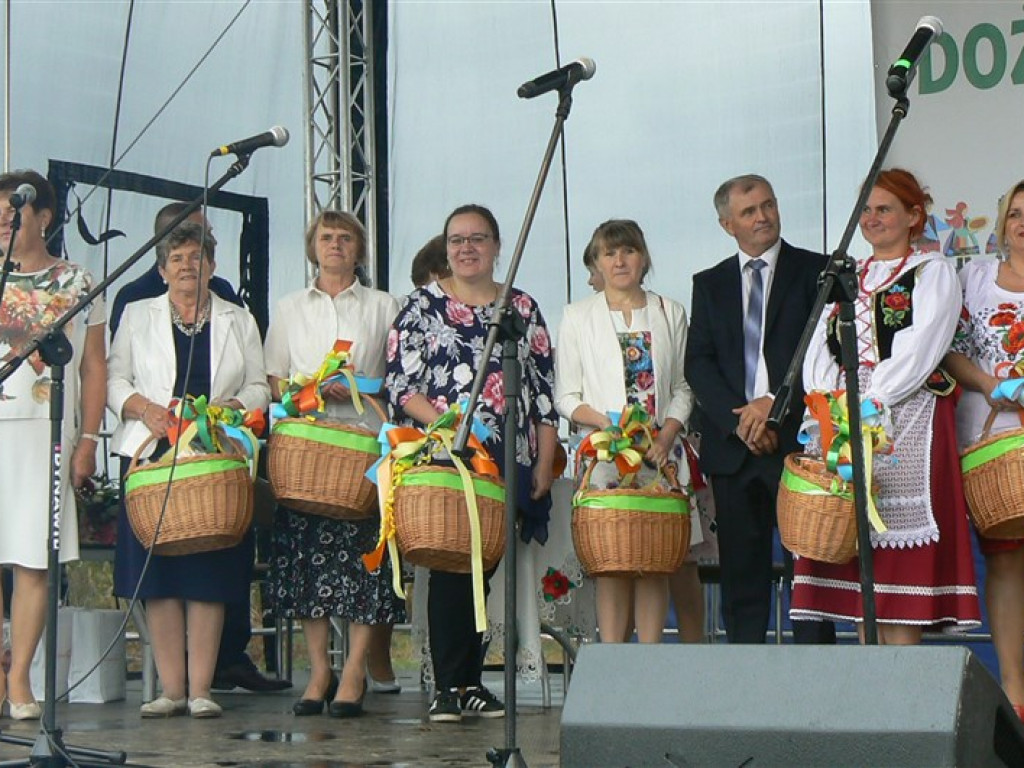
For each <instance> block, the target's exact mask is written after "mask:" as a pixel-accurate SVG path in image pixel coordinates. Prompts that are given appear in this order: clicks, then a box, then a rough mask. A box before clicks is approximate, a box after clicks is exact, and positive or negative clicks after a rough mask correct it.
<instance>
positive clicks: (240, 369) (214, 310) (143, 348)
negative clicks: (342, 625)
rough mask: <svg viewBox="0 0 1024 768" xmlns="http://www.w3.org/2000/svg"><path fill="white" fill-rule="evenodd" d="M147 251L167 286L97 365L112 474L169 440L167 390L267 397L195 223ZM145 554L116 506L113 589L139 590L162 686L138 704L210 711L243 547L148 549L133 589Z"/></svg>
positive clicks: (240, 590)
mask: <svg viewBox="0 0 1024 768" xmlns="http://www.w3.org/2000/svg"><path fill="white" fill-rule="evenodd" d="M156 254H157V265H158V267H159V270H160V275H161V277H162V278H163V279H164V281H165V282H166V283H167V294H166V295H163V296H158V297H157V298H154V299H145V300H141V301H137V302H135V303H133V304H129V305H128V307H127V308H126V309H125V313H124V318H123V320H122V321H121V324H120V327H119V328H118V330H117V335H116V336H115V337H114V341H113V345H112V346H111V349H110V356H109V358H108V361H107V367H108V381H107V405H108V406H109V408H110V409H111V410H112V411H113V412H114V413H115V414H117V416H118V418H119V419H120V421H121V424H120V426H119V427H118V428H117V430H116V431H115V432H114V437H113V442H112V446H111V448H112V450H113V451H114V452H115V453H118V454H120V455H121V456H122V457H123V458H122V460H121V475H122V479H123V477H124V473H125V471H126V469H127V466H128V464H129V460H130V459H129V457H131V456H133V455H134V454H135V453H136V452H138V451H139V449H140V448H141V447H142V446H143V445H145V444H146V443H147V441H149V444H148V445H146V447H145V448H143V449H142V451H141V457H142V458H150V457H155V456H159V455H161V454H162V453H163V452H164V451H165V450H166V449H167V447H168V446H169V443H168V441H167V439H166V437H167V430H168V427H169V425H170V413H169V412H168V410H167V409H168V406H169V404H170V402H171V399H172V397H178V396H180V395H182V394H188V395H193V396H195V397H198V396H200V395H205V396H206V397H207V399H208V400H209V402H211V403H216V404H220V405H228V406H231V407H233V408H238V409H245V410H255V409H258V408H259V409H265V408H266V407H267V405H268V404H269V402H270V387H269V385H268V384H267V376H266V371H265V368H264V364H263V346H262V344H261V342H260V336H259V331H258V330H257V328H256V323H255V321H254V320H253V318H252V316H251V315H250V314H249V313H248V312H247V311H246V310H245V309H243V308H241V307H237V306H235V305H233V304H230V303H228V302H225V301H222V300H221V299H219V298H218V297H217V296H214V295H212V294H211V293H210V290H209V287H208V282H209V278H210V276H211V275H212V274H213V270H214V266H215V263H214V258H213V256H214V254H213V241H212V239H211V238H209V237H208V236H206V233H204V232H203V228H202V225H200V224H196V223H194V222H185V223H183V224H181V225H179V226H178V227H177V228H175V229H174V230H173V231H172V232H171V233H170V234H169V235H168V236H167V237H166V238H164V239H163V240H162V241H161V242H160V243H158V244H157V246H156ZM190 356H191V364H190V362H189V357H190ZM186 375H187V376H188V379H187V381H186ZM151 437H152V438H157V440H156V441H150V438H151ZM145 559H146V551H145V550H144V549H143V547H142V545H141V544H140V543H139V541H138V540H137V539H136V538H135V536H134V534H133V533H132V530H131V527H130V526H129V524H128V522H127V517H126V515H125V512H124V509H123V507H122V510H121V515H120V519H119V521H118V535H117V550H116V556H115V560H114V593H115V594H116V595H118V596H120V597H125V598H129V597H131V596H132V595H133V594H134V593H135V590H136V587H138V590H139V591H138V595H139V597H140V598H141V599H143V600H145V603H146V622H147V624H148V625H149V631H150V635H151V637H152V643H153V655H154V657H155V660H156V666H157V671H158V673H159V675H160V682H161V686H162V688H163V694H162V695H161V696H160V697H159V698H157V699H155V700H154V701H150V702H147V703H145V704H143V705H142V710H141V712H142V716H143V717H170V716H172V715H182V714H185V713H186V712H187V713H188V714H190V715H191V716H192V717H219V716H220V714H221V708H220V706H219V705H218V704H217V703H216V702H214V701H213V700H212V699H211V698H210V685H211V681H212V679H213V670H214V666H215V664H216V660H217V649H218V643H219V641H220V633H221V627H222V625H223V620H224V603H226V602H233V601H239V600H242V599H244V595H245V591H246V590H248V589H249V579H248V574H249V573H250V571H251V566H252V562H251V561H252V550H251V548H250V547H248V546H246V545H245V544H240V545H238V546H236V547H231V548H229V549H222V550H216V551H213V552H202V553H198V554H194V555H182V556H167V557H162V556H159V555H154V556H153V558H152V560H151V561H150V563H149V567H148V569H147V570H146V572H145V577H144V579H143V580H142V583H141V585H140V584H139V580H140V578H142V570H143V564H144V562H145ZM186 626H187V627H188V631H187V633H186ZM186 658H187V661H186Z"/></svg>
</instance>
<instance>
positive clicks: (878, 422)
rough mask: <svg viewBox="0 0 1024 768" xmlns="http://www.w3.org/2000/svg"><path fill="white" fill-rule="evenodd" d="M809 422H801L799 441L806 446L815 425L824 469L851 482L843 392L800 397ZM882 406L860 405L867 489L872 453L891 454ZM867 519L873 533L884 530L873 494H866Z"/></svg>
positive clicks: (848, 426)
mask: <svg viewBox="0 0 1024 768" xmlns="http://www.w3.org/2000/svg"><path fill="white" fill-rule="evenodd" d="M804 402H805V403H806V404H807V410H808V412H809V413H810V415H811V419H812V420H811V421H808V422H805V423H804V426H803V431H802V433H801V435H800V440H801V442H803V443H805V444H806V443H807V442H808V441H809V440H810V434H809V433H810V432H812V431H813V426H814V423H815V422H816V423H817V426H818V429H819V436H820V442H821V453H822V457H823V458H824V461H825V468H826V469H828V471H829V472H833V473H835V474H837V475H838V476H839V477H840V478H842V479H843V480H844V481H845V482H850V481H852V480H853V445H852V442H851V440H852V435H851V433H850V418H849V409H848V407H847V402H846V391H845V390H835V391H833V392H823V391H820V390H815V391H813V392H808V393H807V394H806V395H805V396H804ZM883 415H884V407H883V406H882V405H881V404H880V403H878V402H876V401H873V400H865V401H864V402H862V403H861V441H862V443H863V445H864V472H865V474H866V475H867V477H868V485H869V488H870V485H871V482H872V463H873V458H874V455H875V454H888V453H892V444H891V443H890V441H889V437H888V436H887V435H886V434H885V427H884V426H883V420H884V419H883ZM867 501H868V520H869V522H870V523H871V527H872V528H874V530H875V532H877V533H884V532H885V531H887V530H888V527H887V526H886V524H885V522H884V521H883V520H882V516H881V515H880V514H879V512H878V508H877V507H876V506H875V499H874V494H873V493H872V492H870V490H869V492H868V500H867Z"/></svg>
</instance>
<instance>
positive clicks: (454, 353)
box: [385, 205, 558, 722]
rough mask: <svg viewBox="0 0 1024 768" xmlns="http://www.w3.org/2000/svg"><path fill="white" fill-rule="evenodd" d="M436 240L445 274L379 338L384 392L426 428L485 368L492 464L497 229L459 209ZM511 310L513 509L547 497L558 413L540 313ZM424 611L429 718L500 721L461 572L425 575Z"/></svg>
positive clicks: (497, 410)
mask: <svg viewBox="0 0 1024 768" xmlns="http://www.w3.org/2000/svg"><path fill="white" fill-rule="evenodd" d="M444 235H445V238H446V242H447V248H448V263H449V265H450V267H451V272H452V273H451V275H450V276H449V277H445V278H442V279H440V280H438V281H435V282H432V283H430V284H429V285H426V286H424V287H423V288H419V289H417V290H415V291H413V292H412V294H410V296H409V301H408V302H407V304H406V305H405V307H404V308H403V309H402V311H401V312H400V313H399V315H398V318H397V319H396V320H395V323H394V326H393V328H392V330H391V333H390V334H389V336H388V352H387V378H386V381H385V388H386V389H387V391H388V397H389V399H390V402H391V405H392V407H393V408H394V409H395V413H396V418H397V419H398V420H399V421H402V422H404V423H406V424H414V423H415V424H418V425H426V424H429V423H431V422H432V421H434V420H435V419H436V418H437V417H438V415H439V414H441V413H443V412H444V411H446V410H447V409H448V407H449V406H450V405H453V404H455V403H456V402H457V401H458V400H459V398H461V397H463V396H468V394H469V391H470V389H471V387H472V382H473V375H474V373H475V372H476V370H477V369H478V368H479V367H480V365H481V364H485V365H486V370H487V379H486V381H485V384H484V387H483V392H482V394H481V398H480V403H479V408H478V409H477V412H476V416H477V417H478V418H479V419H480V420H481V421H482V422H483V423H484V424H485V425H486V426H487V427H488V428H489V429H490V430H491V435H492V437H491V439H489V440H488V441H487V448H488V450H489V451H490V452H491V454H492V455H493V456H495V457H496V458H497V459H498V460H499V462H500V460H501V457H502V456H503V455H504V454H503V449H502V440H503V439H505V438H507V437H508V436H506V435H503V434H502V430H503V426H504V416H503V414H504V384H503V379H502V375H501V345H500V344H499V345H495V348H494V351H493V353H492V355H491V358H490V360H488V361H486V363H482V361H481V360H480V355H481V353H482V351H483V344H484V339H485V338H486V336H487V331H488V322H489V321H490V318H491V314H492V312H493V310H494V303H495V301H496V300H497V298H498V294H499V290H500V287H501V286H500V285H499V284H498V283H497V282H495V280H494V266H495V262H496V261H497V258H498V250H499V248H500V246H501V240H500V237H499V234H498V222H497V221H496V220H495V218H494V215H493V214H492V213H491V212H490V211H489V210H488V209H487V208H484V207H483V206H479V205H464V206H461V207H460V208H456V209H455V210H454V211H453V212H452V213H451V214H450V215H449V216H448V219H447V220H446V221H445V227H444ZM511 303H512V306H513V308H514V310H515V311H516V312H518V313H519V314H520V316H521V317H522V319H523V321H524V323H525V325H526V336H525V337H524V338H523V339H522V340H521V341H520V342H519V362H520V364H521V365H522V370H523V381H522V388H521V395H520V398H519V407H518V408H517V429H516V434H515V436H514V439H515V441H516V457H517V471H518V473H519V475H518V477H519V481H518V487H519V499H518V505H519V507H520V509H521V510H522V509H523V508H524V507H530V506H533V505H534V503H535V502H537V501H538V500H541V499H543V498H545V497H546V496H547V495H548V492H549V491H550V488H551V483H552V480H553V477H552V465H553V459H554V455H555V446H556V444H557V440H558V433H557V426H558V416H557V414H556V413H555V409H554V406H553V405H552V386H553V380H554V372H553V370H552V359H551V343H550V338H549V337H548V331H547V327H546V326H545V324H544V318H543V317H542V316H541V313H540V308H539V307H538V306H537V304H536V302H535V301H534V300H533V299H532V298H530V297H529V296H528V295H527V294H525V293H523V292H522V291H519V290H514V291H513V293H512V298H511ZM505 471H506V472H508V471H509V470H508V468H506V469H505ZM549 503H550V502H549ZM531 520H532V523H530V521H528V520H526V519H524V524H530V525H531V528H530V530H529V531H528V535H529V534H537V535H539V536H544V535H545V534H544V533H543V528H544V522H543V520H538V519H536V518H531ZM541 540H543V539H541ZM427 613H428V622H429V625H430V626H429V632H430V653H431V659H432V661H433V667H434V677H435V683H436V687H437V694H436V696H435V697H434V700H433V702H432V703H431V706H430V719H431V720H433V721H438V722H457V721H459V720H461V719H462V715H463V714H464V713H465V714H467V715H479V716H482V717H502V716H504V714H505V707H504V705H503V704H502V703H501V702H500V701H499V700H498V699H497V698H496V697H495V696H494V695H493V694H492V693H491V692H490V691H488V690H487V689H486V688H485V687H484V686H483V685H482V683H481V679H480V678H481V674H482V671H483V658H482V653H481V650H482V639H483V638H482V635H481V634H480V633H478V632H477V631H476V627H475V624H474V619H473V596H472V583H471V578H470V575H469V574H459V573H448V572H446V571H437V570H432V571H431V572H430V587H429V596H428V603H427Z"/></svg>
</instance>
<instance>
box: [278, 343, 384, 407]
mask: <svg viewBox="0 0 1024 768" xmlns="http://www.w3.org/2000/svg"><path fill="white" fill-rule="evenodd" d="M351 349H352V342H351V341H345V340H344V339H338V340H337V341H336V342H334V346H333V347H332V348H331V351H330V352H328V353H327V355H326V356H325V357H324V361H323V362H322V363H321V364H320V368H319V369H318V370H317V372H316V373H314V374H313V375H312V376H309V375H307V374H305V373H296V374H295V375H294V376H292V377H291V378H290V379H288V380H287V381H282V382H281V392H280V394H281V402H280V403H275V404H274V406H273V410H272V412H271V415H272V416H273V417H274V418H275V419H287V418H290V417H291V418H294V417H296V416H304V415H306V414H312V413H320V412H323V411H324V398H323V395H322V394H321V391H322V390H323V388H324V387H325V386H327V385H328V384H333V383H334V382H342V381H343V382H344V383H345V384H346V386H347V387H348V389H349V392H351V393H352V404H353V405H354V406H355V409H356V412H357V413H360V414H361V413H362V412H363V403H362V400H361V398H360V396H359V395H360V393H364V394H368V395H369V394H375V393H377V392H379V391H380V387H381V383H382V382H381V380H380V379H373V378H369V377H366V376H361V375H359V374H357V373H356V372H355V369H354V368H353V366H352V365H351V363H350V359H351Z"/></svg>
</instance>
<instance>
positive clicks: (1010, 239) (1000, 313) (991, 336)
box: [945, 180, 1024, 719]
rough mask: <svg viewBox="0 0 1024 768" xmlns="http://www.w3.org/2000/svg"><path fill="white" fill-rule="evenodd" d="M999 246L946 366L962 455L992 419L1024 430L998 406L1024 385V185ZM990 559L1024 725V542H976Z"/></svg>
mask: <svg viewBox="0 0 1024 768" xmlns="http://www.w3.org/2000/svg"><path fill="white" fill-rule="evenodd" d="M995 236H996V242H997V244H998V247H999V250H1000V253H1001V254H1002V256H1003V258H1002V259H1000V260H998V261H989V260H984V261H970V262H968V263H967V264H966V265H965V266H964V268H963V269H962V270H961V271H960V283H961V285H962V286H963V292H964V308H963V311H962V312H961V313H960V324H959V326H958V327H957V333H956V337H955V338H954V340H953V351H952V352H950V353H949V355H948V356H947V357H946V360H945V364H946V366H947V367H948V368H949V371H950V373H952V374H953V375H954V376H955V377H956V380H957V381H958V382H960V384H961V385H962V386H963V388H964V390H965V391H964V394H963V396H962V397H961V398H960V403H959V404H958V405H957V435H958V437H959V440H960V448H961V450H963V449H964V448H966V447H967V446H969V445H970V444H971V443H973V442H976V441H977V440H978V438H979V436H980V434H981V432H982V430H983V428H984V423H985V420H986V418H987V417H988V415H989V413H990V412H991V411H992V410H993V409H995V411H996V418H995V421H994V422H993V424H992V430H991V433H990V434H997V433H999V432H1005V431H1006V430H1010V429H1019V428H1020V426H1021V424H1022V423H1024V410H1022V406H1021V404H1020V403H1019V402H1018V401H1015V400H1007V399H998V400H996V399H993V398H992V392H993V391H994V390H995V388H996V386H998V384H999V383H1000V382H1001V381H1003V380H1005V379H1016V378H1022V377H1024V180H1022V181H1018V182H1017V183H1016V184H1014V185H1013V187H1011V188H1010V190H1009V191H1008V192H1007V193H1006V194H1005V195H1004V196H1003V198H1002V199H1001V200H1000V201H999V219H998V221H997V222H996V229H995ZM978 542H979V544H980V546H981V551H982V552H983V553H984V555H985V574H986V578H985V602H986V604H987V605H988V616H989V623H990V624H991V627H992V644H993V645H994V646H995V649H996V655H997V656H998V658H999V676H1000V678H1001V679H1002V683H1003V690H1004V691H1006V696H1007V698H1009V699H1010V702H1011V703H1012V704H1013V707H1014V709H1015V710H1016V711H1017V715H1018V717H1020V718H1021V719H1024V647H1022V646H1024V539H1012V540H995V539H986V538H984V537H982V536H979V537H978Z"/></svg>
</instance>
